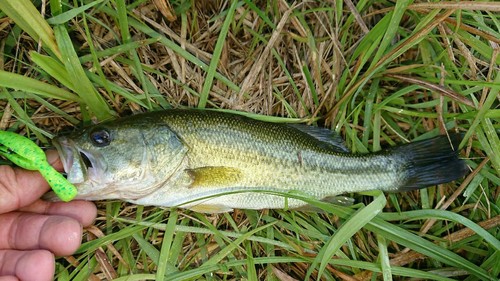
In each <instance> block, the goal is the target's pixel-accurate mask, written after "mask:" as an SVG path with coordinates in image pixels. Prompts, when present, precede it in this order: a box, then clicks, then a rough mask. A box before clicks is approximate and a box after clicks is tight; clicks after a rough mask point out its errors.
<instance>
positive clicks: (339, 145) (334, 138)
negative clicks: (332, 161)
mask: <svg viewBox="0 0 500 281" xmlns="http://www.w3.org/2000/svg"><path fill="white" fill-rule="evenodd" d="M287 125H288V126H290V127H292V128H294V129H297V130H299V131H301V132H303V133H306V134H308V135H310V136H311V137H313V138H315V139H317V140H319V141H321V142H324V143H327V144H330V145H331V146H332V147H331V148H332V149H333V150H335V151H337V152H342V153H350V152H351V151H349V149H348V148H347V147H346V146H345V144H344V140H343V139H342V137H341V136H340V135H339V134H338V133H336V132H334V131H332V130H329V129H327V128H319V127H313V126H308V125H304V124H287Z"/></svg>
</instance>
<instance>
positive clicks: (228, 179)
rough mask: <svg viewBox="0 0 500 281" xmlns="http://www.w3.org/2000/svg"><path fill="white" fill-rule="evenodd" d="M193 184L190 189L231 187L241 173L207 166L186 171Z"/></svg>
mask: <svg viewBox="0 0 500 281" xmlns="http://www.w3.org/2000/svg"><path fill="white" fill-rule="evenodd" d="M186 172H187V173H188V175H189V176H190V177H191V179H192V180H193V182H192V183H191V188H199V187H215V186H231V185H235V184H237V183H238V182H239V181H240V180H241V179H242V177H243V173H242V172H241V171H240V170H239V169H236V168H232V167H224V166H207V167H200V168H195V169H189V170H186Z"/></svg>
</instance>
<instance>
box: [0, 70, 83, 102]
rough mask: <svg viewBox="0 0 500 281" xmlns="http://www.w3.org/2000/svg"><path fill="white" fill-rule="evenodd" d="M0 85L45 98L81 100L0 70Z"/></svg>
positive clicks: (48, 85)
mask: <svg viewBox="0 0 500 281" xmlns="http://www.w3.org/2000/svg"><path fill="white" fill-rule="evenodd" d="M0 86H2V87H6V88H12V89H16V90H19V91H26V92H29V93H34V94H37V95H40V96H42V97H46V98H54V99H61V100H69V101H74V102H82V99H80V98H79V97H78V96H76V95H75V94H72V93H70V92H68V91H66V90H63V89H61V88H58V87H56V86H54V85H51V84H47V83H44V82H41V81H38V80H35V79H33V78H29V77H26V76H23V75H19V74H15V73H11V72H7V71H3V70H0Z"/></svg>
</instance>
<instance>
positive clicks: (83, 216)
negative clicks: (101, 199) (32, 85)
mask: <svg viewBox="0 0 500 281" xmlns="http://www.w3.org/2000/svg"><path fill="white" fill-rule="evenodd" d="M20 211H25V212H32V213H38V214H44V215H59V216H67V217H70V218H73V219H75V220H77V221H78V222H80V224H81V225H83V226H89V225H91V224H92V223H93V222H94V220H95V218H96V216H97V208H96V206H95V204H94V203H92V202H89V201H81V200H76V201H71V202H67V203H65V202H46V201H43V200H37V201H35V202H34V203H33V204H31V205H29V206H26V207H24V208H21V209H20Z"/></svg>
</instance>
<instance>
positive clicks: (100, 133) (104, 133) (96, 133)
mask: <svg viewBox="0 0 500 281" xmlns="http://www.w3.org/2000/svg"><path fill="white" fill-rule="evenodd" d="M89 137H90V141H92V143H93V144H94V145H95V146H97V147H104V146H108V145H109V144H110V143H111V134H110V133H109V131H108V130H106V129H103V128H97V129H94V130H93V131H91V132H90V134H89Z"/></svg>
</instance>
